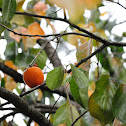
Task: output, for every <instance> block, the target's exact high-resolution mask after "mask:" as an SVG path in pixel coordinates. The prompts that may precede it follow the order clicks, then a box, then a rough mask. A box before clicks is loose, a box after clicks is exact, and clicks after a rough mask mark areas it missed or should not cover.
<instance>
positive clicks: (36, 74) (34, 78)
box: [23, 67, 44, 88]
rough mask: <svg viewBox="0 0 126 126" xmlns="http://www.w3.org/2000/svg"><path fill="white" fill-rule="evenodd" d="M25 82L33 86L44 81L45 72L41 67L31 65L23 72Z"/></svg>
mask: <svg viewBox="0 0 126 126" xmlns="http://www.w3.org/2000/svg"><path fill="white" fill-rule="evenodd" d="M23 79H24V82H25V83H26V84H27V85H28V86H29V87H30V88H33V87H35V86H37V85H40V84H42V83H43V81H44V74H43V72H42V70H41V69H40V68H39V67H29V68H28V69H27V70H26V71H25V72H24V74H23Z"/></svg>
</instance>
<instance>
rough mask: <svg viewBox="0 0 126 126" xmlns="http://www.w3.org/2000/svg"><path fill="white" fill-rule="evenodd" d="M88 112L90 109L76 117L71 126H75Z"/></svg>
mask: <svg viewBox="0 0 126 126" xmlns="http://www.w3.org/2000/svg"><path fill="white" fill-rule="evenodd" d="M87 112H88V110H86V111H85V112H84V113H82V114H81V115H80V116H79V117H78V118H76V120H75V121H74V122H73V123H72V124H71V126H74V124H75V123H76V122H77V121H78V120H79V119H80V118H81V117H82V116H83V115H85V114H86V113H87Z"/></svg>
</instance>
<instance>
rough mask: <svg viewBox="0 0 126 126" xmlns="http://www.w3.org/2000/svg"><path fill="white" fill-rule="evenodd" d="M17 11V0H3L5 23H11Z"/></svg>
mask: <svg viewBox="0 0 126 126" xmlns="http://www.w3.org/2000/svg"><path fill="white" fill-rule="evenodd" d="M15 11H16V0H3V3H2V17H3V22H4V23H7V24H8V23H9V22H10V20H11V19H12V17H13V16H14V14H15Z"/></svg>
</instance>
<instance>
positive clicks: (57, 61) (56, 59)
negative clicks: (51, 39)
mask: <svg viewBox="0 0 126 126" xmlns="http://www.w3.org/2000/svg"><path fill="white" fill-rule="evenodd" d="M47 41H48V40H46V39H38V40H37V43H38V44H39V45H42V44H44V43H46V42H47ZM44 50H45V52H46V54H47V56H48V58H49V59H50V61H51V63H52V64H53V66H54V67H58V66H61V65H62V63H61V60H60V59H59V57H58V55H57V53H56V51H55V49H54V48H53V47H52V46H51V45H50V43H48V44H47V45H46V46H45V48H44ZM54 52H55V53H54ZM53 54H54V55H53ZM52 55H53V56H52Z"/></svg>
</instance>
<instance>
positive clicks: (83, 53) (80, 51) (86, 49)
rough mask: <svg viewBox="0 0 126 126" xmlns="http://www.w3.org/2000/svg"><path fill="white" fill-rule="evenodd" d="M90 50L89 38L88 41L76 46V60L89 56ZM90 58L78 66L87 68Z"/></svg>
mask: <svg viewBox="0 0 126 126" xmlns="http://www.w3.org/2000/svg"><path fill="white" fill-rule="evenodd" d="M91 51H92V39H89V41H87V42H85V43H83V44H82V45H81V46H79V47H78V48H77V52H76V57H77V61H78V62H79V61H81V60H82V59H84V58H86V57H87V56H89V55H90V54H91ZM90 63H91V62H90V59H89V60H88V61H86V62H84V63H83V64H81V65H80V67H81V68H82V69H84V70H86V71H88V70H89V68H90Z"/></svg>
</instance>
